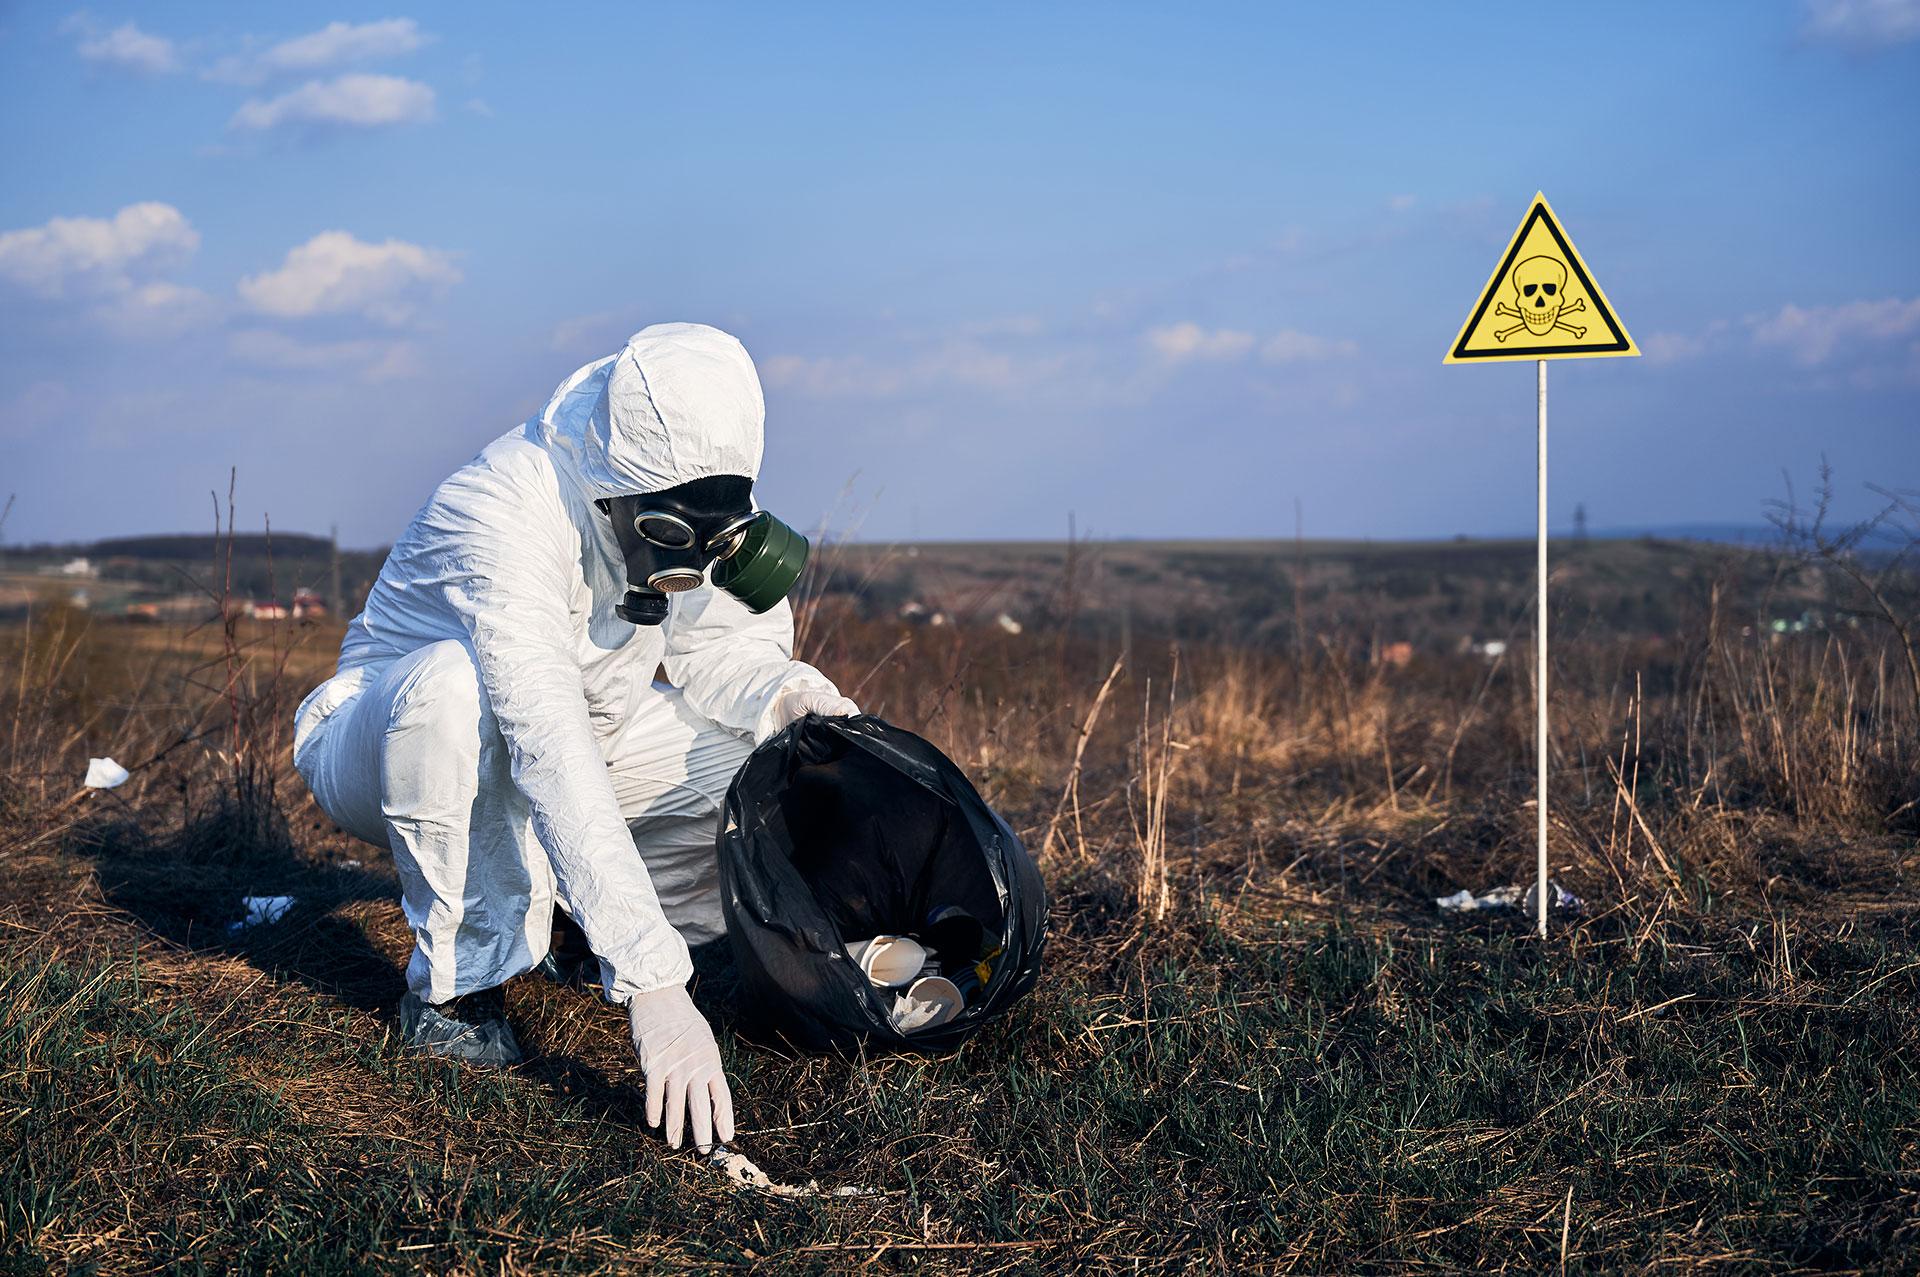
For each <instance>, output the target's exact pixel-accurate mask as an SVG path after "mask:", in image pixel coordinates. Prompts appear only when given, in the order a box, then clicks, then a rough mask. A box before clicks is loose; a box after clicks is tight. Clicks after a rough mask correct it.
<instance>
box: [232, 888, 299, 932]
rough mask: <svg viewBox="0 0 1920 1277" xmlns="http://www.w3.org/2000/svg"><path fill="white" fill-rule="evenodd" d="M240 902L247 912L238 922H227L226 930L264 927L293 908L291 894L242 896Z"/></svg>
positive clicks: (276, 920) (278, 919)
mask: <svg viewBox="0 0 1920 1277" xmlns="http://www.w3.org/2000/svg"><path fill="white" fill-rule="evenodd" d="M240 903H241V904H243V905H245V906H246V907H247V914H246V916H245V917H244V918H242V919H240V920H239V921H238V922H229V923H228V924H227V930H228V931H229V932H233V931H245V930H246V929H247V928H248V927H264V926H266V925H267V924H268V923H269V922H278V921H280V919H281V918H283V917H284V916H286V912H287V910H289V909H291V908H293V897H292V896H242V897H241V898H240Z"/></svg>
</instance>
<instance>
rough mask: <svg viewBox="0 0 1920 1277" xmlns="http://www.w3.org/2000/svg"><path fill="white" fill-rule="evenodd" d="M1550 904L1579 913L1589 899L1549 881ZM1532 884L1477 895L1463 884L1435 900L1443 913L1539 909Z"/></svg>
mask: <svg viewBox="0 0 1920 1277" xmlns="http://www.w3.org/2000/svg"><path fill="white" fill-rule="evenodd" d="M1547 890H1548V892H1549V893H1551V894H1549V895H1548V896H1547V908H1548V911H1549V912H1552V913H1578V912H1580V911H1581V910H1582V909H1585V908H1586V907H1587V902H1586V901H1584V900H1582V899H1581V898H1580V897H1578V896H1576V895H1574V894H1573V893H1572V892H1571V891H1568V890H1567V889H1566V888H1565V887H1563V886H1561V885H1560V884H1559V883H1557V882H1554V881H1552V880H1551V879H1549V880H1548V882H1547ZM1533 893H1534V888H1533V887H1532V886H1527V887H1521V886H1519V885H1517V884H1515V885H1509V886H1505V887H1495V888H1494V889H1493V890H1492V891H1488V892H1485V893H1483V894H1481V895H1478V896H1476V895H1474V894H1473V893H1472V892H1471V891H1468V890H1466V889H1465V888H1464V887H1463V888H1461V889H1460V890H1459V891H1456V892H1454V893H1453V894H1452V895H1450V896H1439V897H1437V898H1436V899H1435V900H1434V902H1433V903H1434V904H1436V905H1438V906H1439V907H1440V912H1442V913H1479V912H1481V911H1483V910H1488V909H1522V910H1525V911H1526V912H1527V913H1529V914H1531V913H1534V912H1536V911H1537V910H1538V909H1539V904H1538V903H1537V900H1536V897H1535V896H1534V894H1533Z"/></svg>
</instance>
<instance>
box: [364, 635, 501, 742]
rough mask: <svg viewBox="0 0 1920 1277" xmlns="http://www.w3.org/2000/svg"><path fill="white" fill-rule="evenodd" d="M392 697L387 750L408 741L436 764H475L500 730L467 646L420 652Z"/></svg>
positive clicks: (443, 645)
mask: <svg viewBox="0 0 1920 1277" xmlns="http://www.w3.org/2000/svg"><path fill="white" fill-rule="evenodd" d="M409 659H411V660H412V662H413V668H412V669H410V670H408V671H407V675H406V678H405V681H404V682H403V683H402V684H401V686H400V689H399V690H398V692H397V693H396V694H395V695H394V698H393V706H392V709H391V711H390V713H389V715H388V718H387V740H388V747H389V750H391V748H392V747H393V745H394V744H395V743H399V742H404V743H405V745H406V746H407V747H408V748H409V749H418V750H421V751H423V754H424V758H425V761H427V762H428V763H429V765H432V764H434V763H439V764H454V763H459V764H467V765H470V764H472V763H473V762H475V761H477V760H478V758H479V755H480V751H481V749H482V747H483V745H484V744H485V742H486V739H487V737H488V735H489V734H490V733H496V732H498V731H499V728H498V727H497V726H495V724H494V721H493V712H492V710H491V709H490V708H489V707H488V705H487V698H486V694H485V692H484V691H483V690H482V689H481V686H480V667H479V666H478V665H477V664H475V662H474V659H473V652H472V651H471V650H470V649H469V648H468V647H467V646H466V644H464V643H460V642H457V641H455V640H452V639H447V640H443V641H441V642H438V643H434V644H431V645H429V646H427V647H425V648H422V649H421V650H420V651H419V652H418V653H416V654H414V656H413V657H411V658H409Z"/></svg>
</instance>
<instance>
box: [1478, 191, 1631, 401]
mask: <svg viewBox="0 0 1920 1277" xmlns="http://www.w3.org/2000/svg"><path fill="white" fill-rule="evenodd" d="M1639 353H1640V348H1639V347H1638V346H1636V345H1634V344H1633V338H1631V337H1629V336H1627V330H1626V328H1625V327H1623V326H1622V325H1621V323H1620V321H1619V319H1618V318H1616V317H1615V316H1614V313H1613V307H1612V306H1610V305H1608V304H1607V295H1606V294H1605V293H1603V292H1601V291H1600V285H1598V284H1596V283H1594V282H1593V275H1592V274H1591V273H1590V272H1589V271H1588V270H1587V264H1586V263H1585V262H1583V261H1581V260H1580V254H1579V253H1578V252H1576V251H1574V247H1573V241H1572V240H1570V239H1568V238H1567V233H1566V232H1565V231H1563V230H1561V229H1560V221H1559V219H1558V218H1556V217H1555V216H1554V215H1553V209H1552V208H1551V207H1550V206H1549V205H1548V204H1547V197H1546V196H1544V195H1535V196H1534V197H1533V204H1532V205H1531V206H1530V207H1529V208H1528V209H1527V215H1526V217H1524V218H1522V219H1521V221H1520V229H1519V230H1517V231H1515V232H1514V233H1513V239H1512V240H1511V241H1510V242H1509V243H1508V244H1507V251H1506V253H1505V254H1504V255H1502V256H1501V258H1500V264H1499V265H1498V266H1496V267H1495V268H1494V271H1493V278H1491V279H1489V280H1488V281H1487V286H1486V288H1484V289H1483V290H1481V293H1480V300H1479V301H1478V302H1476V303H1474V307H1473V312H1472V314H1470V315H1468V316H1467V322H1466V324H1465V325H1463V326H1462V327H1461V329H1460V335H1459V336H1458V337H1456V338H1454V339H1453V347H1452V349H1450V350H1449V351H1448V352H1447V357H1446V360H1445V361H1444V362H1446V363H1450V364H1470V363H1482V362H1492V361H1495V360H1500V359H1595V358H1605V357H1608V356H1613V355H1637V354H1639Z"/></svg>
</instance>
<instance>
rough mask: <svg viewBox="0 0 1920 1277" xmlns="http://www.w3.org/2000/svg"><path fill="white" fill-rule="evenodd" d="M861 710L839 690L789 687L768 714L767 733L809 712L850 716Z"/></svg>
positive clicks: (842, 716) (837, 716)
mask: <svg viewBox="0 0 1920 1277" xmlns="http://www.w3.org/2000/svg"><path fill="white" fill-rule="evenodd" d="M859 712H860V707H859V706H858V705H855V704H854V703H853V702H852V701H850V700H848V699H847V698H846V697H844V696H842V695H840V693H838V692H830V691H828V690H827V689H825V688H824V687H805V686H801V687H789V688H788V689H787V690H786V691H784V692H782V693H780V695H779V696H778V697H777V698H775V700H774V702H773V712H772V713H771V714H770V715H769V716H768V719H769V721H768V725H767V734H768V735H769V736H771V735H773V734H774V733H775V732H777V731H779V730H780V729H781V728H783V727H785V726H786V725H787V724H788V723H792V722H795V721H797V720H799V719H802V718H805V717H806V716H807V715H808V714H825V715H828V716H829V717H832V718H850V717H852V716H853V715H855V714H858V713H859Z"/></svg>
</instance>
